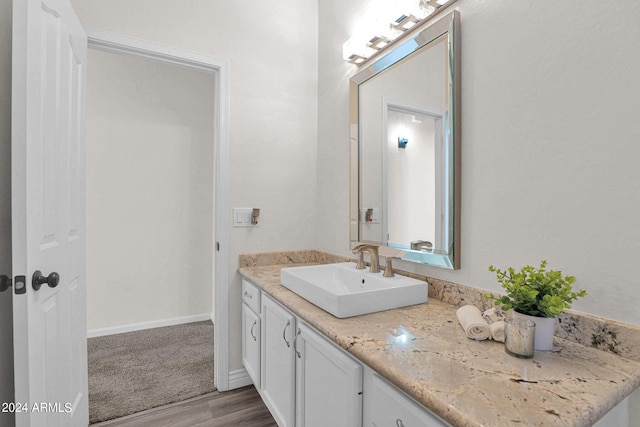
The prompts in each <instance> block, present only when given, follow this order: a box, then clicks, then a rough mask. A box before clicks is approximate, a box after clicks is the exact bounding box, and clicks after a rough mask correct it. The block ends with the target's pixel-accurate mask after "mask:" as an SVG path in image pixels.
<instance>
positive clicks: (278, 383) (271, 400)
mask: <svg viewBox="0 0 640 427" xmlns="http://www.w3.org/2000/svg"><path fill="white" fill-rule="evenodd" d="M295 323H296V322H295V317H293V315H292V314H291V313H289V312H288V311H287V310H285V309H284V308H282V307H281V306H280V305H279V304H278V303H277V302H275V301H273V300H272V299H271V298H269V297H268V296H267V295H266V294H263V295H262V340H263V343H262V353H261V359H262V360H261V382H260V386H261V387H260V388H261V391H262V397H263V399H264V401H265V404H266V405H267V407H268V408H269V410H270V411H271V414H272V415H273V418H275V420H276V422H277V423H278V425H279V426H280V427H293V425H294V421H295V419H294V410H295V360H294V353H293V335H294V334H293V332H294V330H295V326H296V325H295Z"/></svg>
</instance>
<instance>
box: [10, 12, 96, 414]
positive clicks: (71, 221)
mask: <svg viewBox="0 0 640 427" xmlns="http://www.w3.org/2000/svg"><path fill="white" fill-rule="evenodd" d="M13 15H14V16H13V70H12V71H13V86H12V91H13V92H12V153H11V155H12V163H11V171H12V227H13V228H12V241H13V274H14V276H15V278H14V295H13V310H14V313H13V322H14V357H15V362H14V365H15V366H14V370H15V391H16V394H15V399H16V402H17V403H19V404H20V405H23V406H22V409H26V410H25V411H21V412H18V413H17V414H16V425H17V426H18V427H23V426H31V427H36V426H46V427H56V426H64V427H72V426H86V425H87V424H88V421H89V414H88V399H87V348H86V315H85V310H86V289H85V285H86V283H85V261H84V251H85V236H84V229H85V223H84V198H85V197H84V156H85V154H84V111H83V110H84V95H85V92H84V83H85V80H86V79H85V75H86V72H85V65H86V51H87V40H86V35H85V34H84V31H83V29H82V26H81V25H80V22H79V21H78V19H77V18H76V16H75V14H74V12H73V9H72V8H71V6H70V4H69V2H68V0H20V1H14V2H13ZM36 271H41V272H42V273H43V275H44V276H45V278H47V277H48V283H44V284H42V286H41V287H40V289H39V290H36V289H35V287H34V286H33V280H32V277H33V275H34V273H35V272H36ZM53 273H57V274H58V275H59V281H57V280H56V278H55V275H54V274H53ZM56 282H58V283H57V285H56ZM54 285H56V286H55V287H54ZM36 287H37V286H36Z"/></svg>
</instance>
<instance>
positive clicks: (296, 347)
mask: <svg viewBox="0 0 640 427" xmlns="http://www.w3.org/2000/svg"><path fill="white" fill-rule="evenodd" d="M299 336H300V328H298V331H297V332H296V336H295V338H294V339H293V351H295V352H296V355H297V356H298V359H300V358H301V355H300V352H299V351H298V337H299Z"/></svg>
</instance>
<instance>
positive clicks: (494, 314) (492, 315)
mask: <svg viewBox="0 0 640 427" xmlns="http://www.w3.org/2000/svg"><path fill="white" fill-rule="evenodd" d="M482 317H483V318H484V320H486V321H487V323H488V324H489V325H491V324H492V323H494V322H497V321H499V320H504V315H503V314H502V312H501V311H500V310H498V309H496V308H495V307H491V308H490V309H488V310H485V311H484V313H482Z"/></svg>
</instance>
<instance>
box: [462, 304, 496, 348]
mask: <svg viewBox="0 0 640 427" xmlns="http://www.w3.org/2000/svg"><path fill="white" fill-rule="evenodd" d="M456 316H457V317H458V321H459V322H460V326H462V329H464V332H465V333H466V334H467V337H469V338H471V339H474V340H478V341H482V340H486V339H487V338H489V337H490V336H491V330H490V329H489V324H488V323H487V321H486V320H484V319H483V318H482V313H480V310H478V307H474V306H472V305H465V306H463V307H460V308H459V309H458V310H457V311H456Z"/></svg>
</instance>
